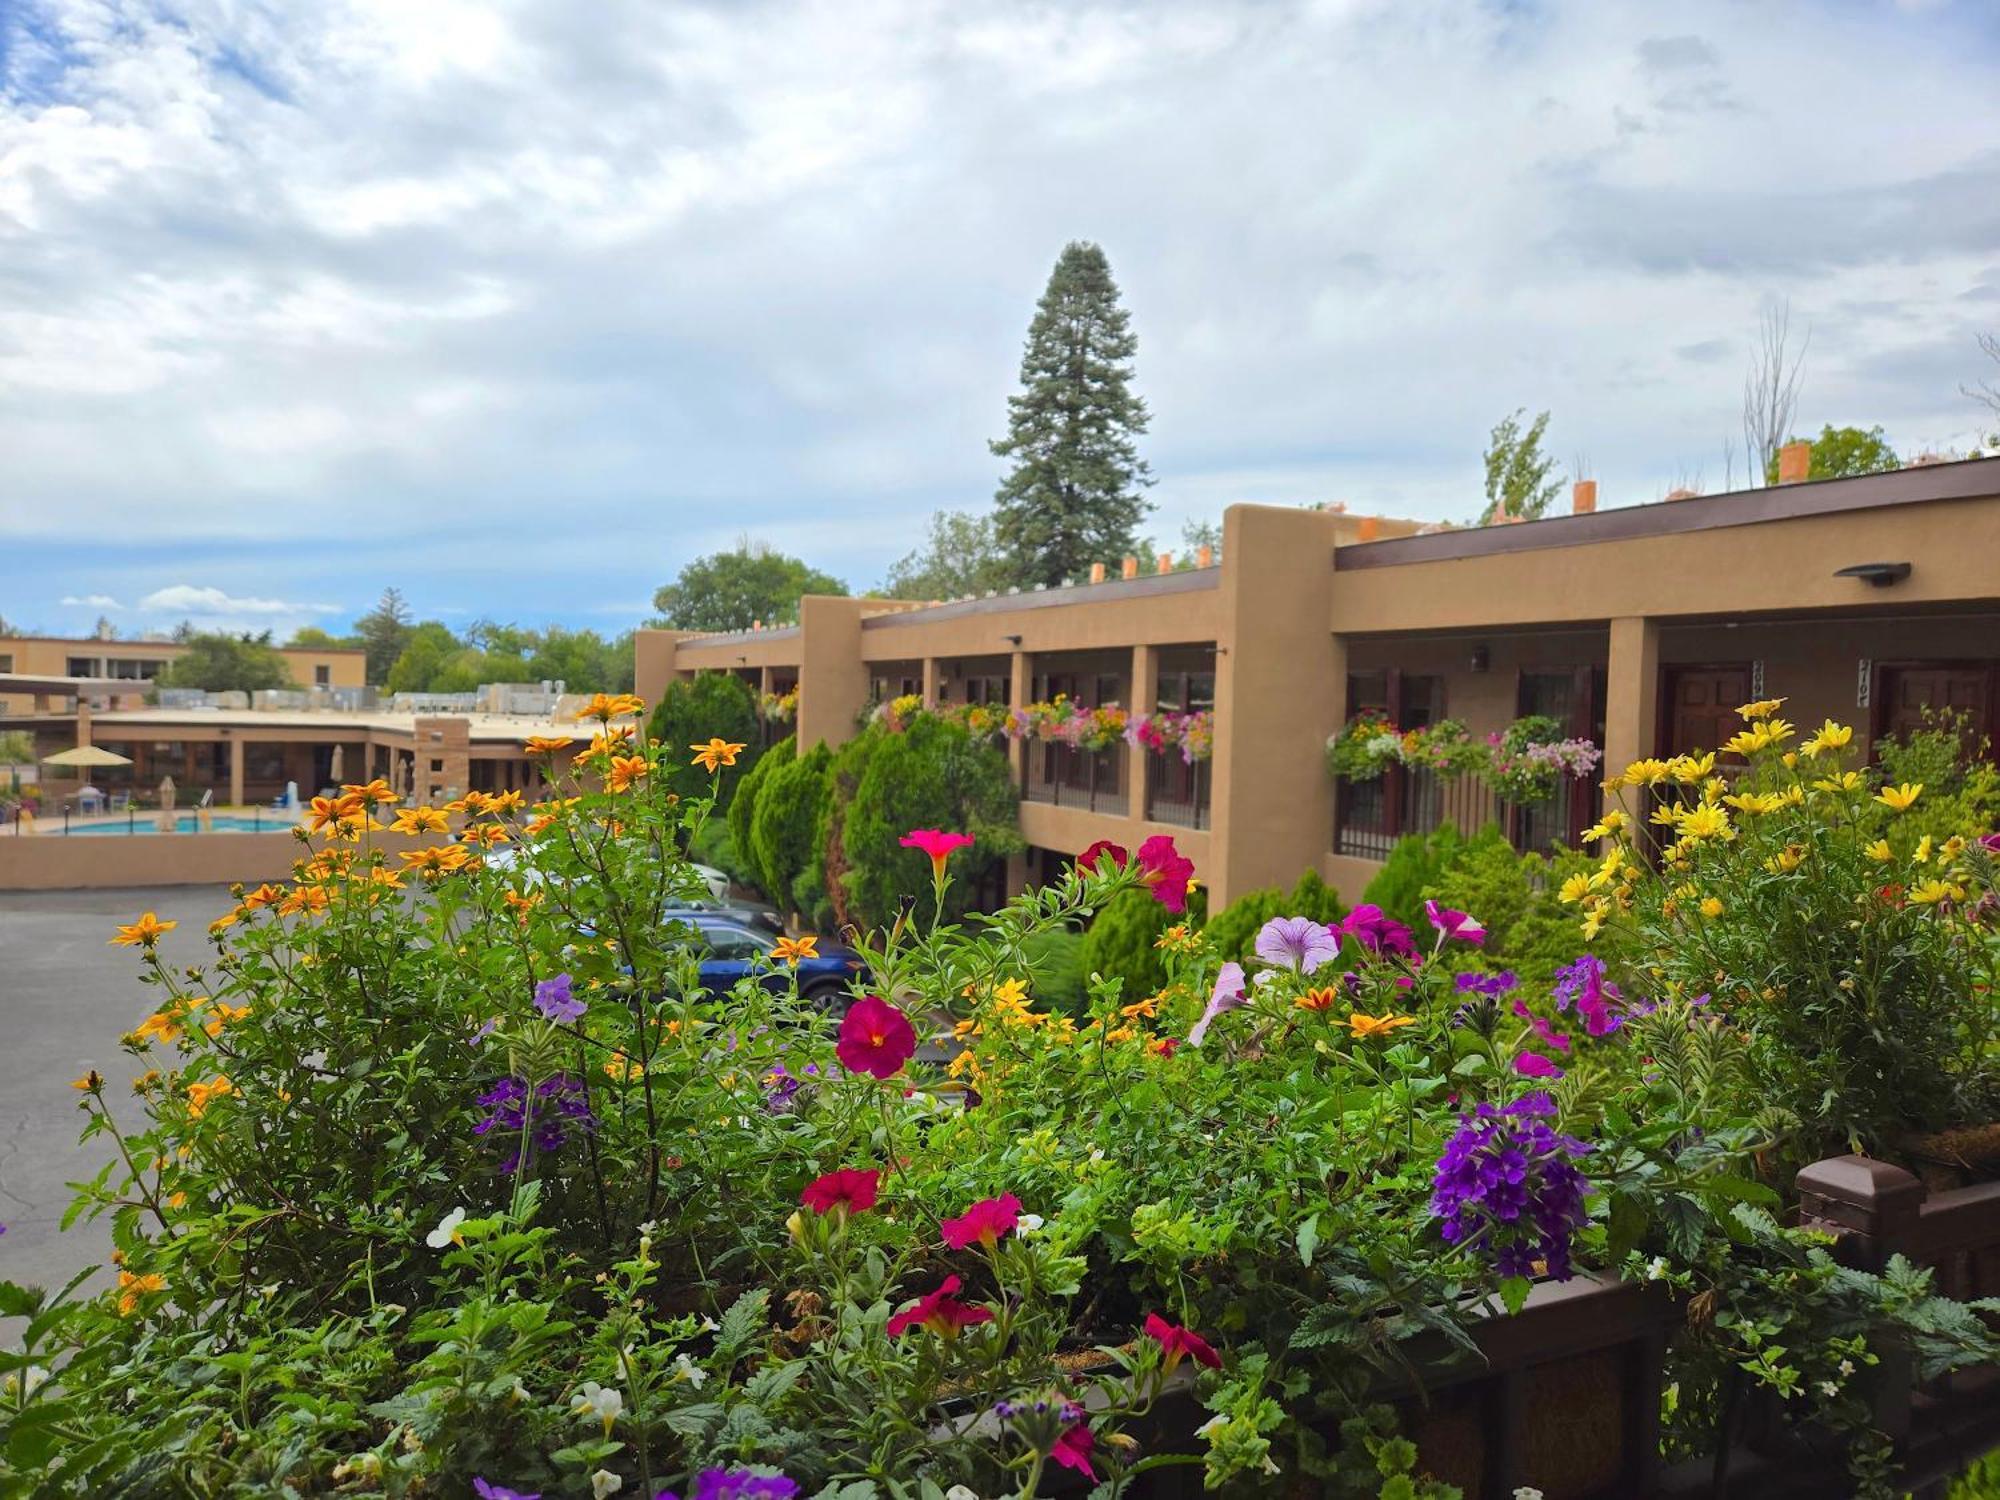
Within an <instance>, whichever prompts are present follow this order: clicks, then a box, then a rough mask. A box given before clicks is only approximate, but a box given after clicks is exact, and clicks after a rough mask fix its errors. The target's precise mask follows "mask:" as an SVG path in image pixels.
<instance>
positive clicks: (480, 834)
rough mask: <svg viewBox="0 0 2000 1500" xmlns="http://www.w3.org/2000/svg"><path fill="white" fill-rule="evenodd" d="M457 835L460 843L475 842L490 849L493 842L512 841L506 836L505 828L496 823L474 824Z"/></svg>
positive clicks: (504, 842)
mask: <svg viewBox="0 0 2000 1500" xmlns="http://www.w3.org/2000/svg"><path fill="white" fill-rule="evenodd" d="M458 837H459V840H460V841H461V842H462V843H467V844H477V845H479V847H480V848H482V849H491V848H492V847H493V846H494V845H495V844H507V843H512V842H513V841H512V840H511V839H509V838H508V837H507V830H506V829H504V828H502V827H501V826H500V825H499V824H498V823H477V824H474V825H473V826H472V827H470V828H468V829H466V830H465V832H463V833H461V834H460V835H459V836H458Z"/></svg>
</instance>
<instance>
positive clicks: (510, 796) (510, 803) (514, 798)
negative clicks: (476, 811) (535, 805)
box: [486, 790, 523, 815]
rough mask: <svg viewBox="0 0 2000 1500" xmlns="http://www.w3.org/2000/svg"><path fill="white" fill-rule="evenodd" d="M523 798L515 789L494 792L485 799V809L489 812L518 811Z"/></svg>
mask: <svg viewBox="0 0 2000 1500" xmlns="http://www.w3.org/2000/svg"><path fill="white" fill-rule="evenodd" d="M522 801H523V798H522V796H521V794H520V793H519V792H517V791H512V790H509V791H505V792H495V793H494V794H493V795H492V796H490V797H488V798H487V799H486V810H487V811H488V812H490V813H494V814H496V815H497V814H500V813H510V812H519V811H520V810H521V803H522Z"/></svg>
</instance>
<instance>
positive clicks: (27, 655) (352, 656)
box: [0, 635, 368, 713]
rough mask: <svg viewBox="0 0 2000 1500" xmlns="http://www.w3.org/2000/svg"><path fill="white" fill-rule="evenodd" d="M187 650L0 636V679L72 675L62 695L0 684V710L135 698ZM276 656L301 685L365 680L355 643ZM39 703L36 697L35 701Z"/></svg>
mask: <svg viewBox="0 0 2000 1500" xmlns="http://www.w3.org/2000/svg"><path fill="white" fill-rule="evenodd" d="M186 651H187V647H186V646H184V645H182V644H181V643H180V642H179V641H149V640H121V639H118V638H116V637H100V636H49V635H13V636H4V637H0V677H4V676H12V677H18V678H23V679H37V678H38V679H43V680H46V681H48V682H50V683H52V684H54V683H57V682H58V681H59V680H64V679H73V680H74V681H75V682H76V684H77V687H75V688H72V689H71V690H70V691H69V692H68V693H67V694H66V693H64V692H63V691H61V690H60V689H58V688H55V687H51V689H50V690H49V691H48V692H44V693H40V694H37V693H34V692H31V691H20V690H15V689H13V688H11V687H0V713H27V712H30V711H32V710H34V709H37V708H40V709H46V708H48V707H49V706H50V701H49V700H51V699H52V698H62V697H64V696H75V695H76V694H77V692H79V691H80V692H81V693H82V694H83V695H84V696H86V697H88V698H89V699H91V700H94V701H95V702H96V703H97V705H98V706H99V707H100V708H112V707H116V706H118V705H120V704H122V703H137V702H139V701H140V700H141V699H142V698H143V697H144V696H145V693H146V691H147V689H149V688H150V687H151V686H152V685H153V683H154V681H155V680H156V679H157V678H158V677H159V675H160V673H161V672H162V671H163V670H164V669H165V668H166V666H167V664H168V663H170V662H173V661H176V660H178V659H179V658H180V657H181V656H183V655H184V654H185V653H186ZM278 654H279V655H280V656H282V657H283V658H284V659H285V665H286V666H287V667H288V668H289V669H290V670H291V674H292V681H293V682H295V683H296V684H298V686H300V687H302V688H314V687H320V688H358V687H361V686H362V685H364V684H365V683H366V682H367V680H368V653H367V652H366V651H363V650H361V649H360V648H359V647H346V646H326V647H319V646H311V647H280V648H279V650H278ZM38 698H39V699H40V700H41V701H39V702H38V701H37V699H38Z"/></svg>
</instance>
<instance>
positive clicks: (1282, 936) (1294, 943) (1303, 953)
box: [1257, 917, 1340, 974]
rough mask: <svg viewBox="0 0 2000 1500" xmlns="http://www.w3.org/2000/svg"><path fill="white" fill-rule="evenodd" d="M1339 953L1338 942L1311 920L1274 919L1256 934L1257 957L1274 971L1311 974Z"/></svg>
mask: <svg viewBox="0 0 2000 1500" xmlns="http://www.w3.org/2000/svg"><path fill="white" fill-rule="evenodd" d="M1339 952H1340V939H1339V937H1338V936H1336V935H1335V934H1334V933H1333V932H1332V931H1330V930H1329V929H1328V928H1327V927H1326V925H1325V924H1324V923H1321V922H1315V921H1314V920H1313V919H1312V918H1311V917H1273V918H1271V920H1270V921H1268V922H1266V923H1265V924H1264V926H1263V930H1262V931H1260V932H1259V933H1258V934H1257V956H1258V957H1259V958H1261V959H1263V960H1264V962H1265V963H1267V964H1270V965H1271V966H1272V967H1274V968H1279V969H1294V970H1297V971H1298V972H1299V973H1301V974H1310V973H1312V972H1313V970H1315V969H1317V968H1318V967H1319V966H1320V965H1321V964H1324V963H1330V962H1332V960H1333V959H1334V957H1335V956H1336V955H1337V954H1339Z"/></svg>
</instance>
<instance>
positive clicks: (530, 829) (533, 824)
mask: <svg viewBox="0 0 2000 1500" xmlns="http://www.w3.org/2000/svg"><path fill="white" fill-rule="evenodd" d="M555 820H556V815H555V814H554V813H536V814H535V815H534V816H533V817H532V818H530V819H528V821H527V822H525V823H523V824H522V825H521V832H523V833H525V834H527V835H528V836H529V837H530V838H533V837H534V836H535V835H536V834H538V833H540V832H541V831H542V830H543V829H544V828H547V827H548V826H549V825H550V824H551V823H553V822H555Z"/></svg>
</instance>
